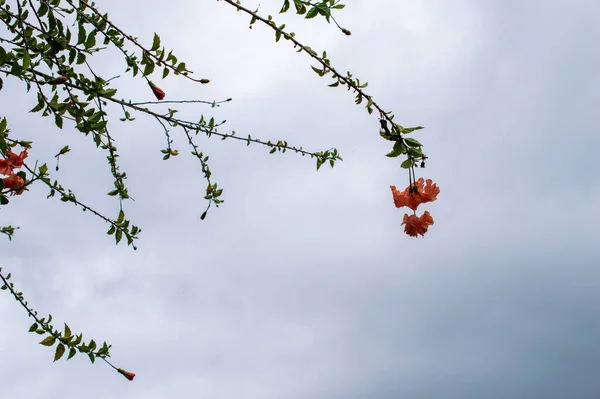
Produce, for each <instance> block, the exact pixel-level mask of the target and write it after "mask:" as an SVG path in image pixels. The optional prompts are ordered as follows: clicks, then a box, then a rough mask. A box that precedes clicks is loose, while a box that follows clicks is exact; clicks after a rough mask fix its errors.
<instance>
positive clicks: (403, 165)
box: [400, 159, 413, 169]
mask: <svg viewBox="0 0 600 399" xmlns="http://www.w3.org/2000/svg"><path fill="white" fill-rule="evenodd" d="M412 164H413V162H412V160H411V159H407V160H405V161H404V162H402V163H401V164H400V167H401V168H404V169H408V168H410V167H411V166H412Z"/></svg>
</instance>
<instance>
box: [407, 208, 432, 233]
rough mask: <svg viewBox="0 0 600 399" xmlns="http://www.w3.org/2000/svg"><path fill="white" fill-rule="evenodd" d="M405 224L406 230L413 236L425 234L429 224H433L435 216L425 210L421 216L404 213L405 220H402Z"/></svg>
mask: <svg viewBox="0 0 600 399" xmlns="http://www.w3.org/2000/svg"><path fill="white" fill-rule="evenodd" d="M402 224H403V225H405V226H404V232H405V233H406V234H408V235H409V236H411V237H416V236H418V235H419V234H421V235H422V236H423V235H425V233H426V232H427V229H428V228H429V225H432V224H433V218H432V217H431V214H430V213H429V211H425V213H424V214H422V215H421V216H420V217H419V216H417V215H410V216H409V215H407V214H405V215H404V221H403V222H402Z"/></svg>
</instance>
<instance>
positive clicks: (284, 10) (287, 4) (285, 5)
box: [279, 0, 290, 14]
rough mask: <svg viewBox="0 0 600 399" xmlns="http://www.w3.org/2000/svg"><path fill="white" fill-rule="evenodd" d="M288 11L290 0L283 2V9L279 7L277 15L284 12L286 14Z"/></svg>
mask: <svg viewBox="0 0 600 399" xmlns="http://www.w3.org/2000/svg"><path fill="white" fill-rule="evenodd" d="M289 9H290V0H285V1H284V2H283V7H281V10H280V11H279V13H280V14H283V13H284V12H286V11H287V10H289Z"/></svg>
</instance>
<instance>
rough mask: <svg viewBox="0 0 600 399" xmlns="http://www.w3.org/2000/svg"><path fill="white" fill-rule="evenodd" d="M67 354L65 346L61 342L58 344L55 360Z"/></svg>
mask: <svg viewBox="0 0 600 399" xmlns="http://www.w3.org/2000/svg"><path fill="white" fill-rule="evenodd" d="M64 354H65V346H64V345H63V344H62V343H60V344H58V345H57V346H56V352H54V361H57V360H59V359H60V358H61V357H62V356H63V355H64Z"/></svg>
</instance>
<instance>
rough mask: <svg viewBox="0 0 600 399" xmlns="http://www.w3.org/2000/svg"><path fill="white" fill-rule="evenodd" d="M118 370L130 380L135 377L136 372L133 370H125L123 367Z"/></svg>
mask: <svg viewBox="0 0 600 399" xmlns="http://www.w3.org/2000/svg"><path fill="white" fill-rule="evenodd" d="M117 371H118V372H119V373H121V374H123V375H124V376H125V378H127V379H128V380H129V381H133V378H134V377H135V374H134V373H132V372H131V371H125V370H123V369H117Z"/></svg>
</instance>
